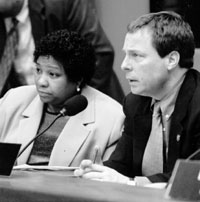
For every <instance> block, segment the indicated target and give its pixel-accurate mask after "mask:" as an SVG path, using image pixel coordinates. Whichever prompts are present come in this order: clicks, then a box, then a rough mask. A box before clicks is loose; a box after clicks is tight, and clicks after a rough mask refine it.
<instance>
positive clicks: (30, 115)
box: [16, 96, 43, 164]
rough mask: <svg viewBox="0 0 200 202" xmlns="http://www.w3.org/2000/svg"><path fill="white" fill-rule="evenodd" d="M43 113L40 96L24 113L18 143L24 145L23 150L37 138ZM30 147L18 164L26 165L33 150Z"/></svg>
mask: <svg viewBox="0 0 200 202" xmlns="http://www.w3.org/2000/svg"><path fill="white" fill-rule="evenodd" d="M42 112H43V103H42V102H41V101H40V99H39V96H37V97H36V98H35V99H34V100H33V102H32V103H31V104H30V105H29V106H28V108H27V109H26V110H25V111H24V113H23V115H22V116H23V118H22V119H21V120H20V123H19V128H18V130H17V135H16V136H17V137H18V143H22V147H21V150H22V149H23V148H24V146H25V145H27V144H28V142H29V141H30V140H31V139H32V138H34V137H35V135H36V134H37V130H38V127H39V124H40V120H41V117H42ZM32 146H33V144H32V145H30V146H29V147H28V148H27V149H26V150H25V151H24V152H23V153H22V155H21V156H20V157H19V158H18V160H17V162H18V164H23V163H26V161H27V159H28V157H29V154H30V152H31V149H32Z"/></svg>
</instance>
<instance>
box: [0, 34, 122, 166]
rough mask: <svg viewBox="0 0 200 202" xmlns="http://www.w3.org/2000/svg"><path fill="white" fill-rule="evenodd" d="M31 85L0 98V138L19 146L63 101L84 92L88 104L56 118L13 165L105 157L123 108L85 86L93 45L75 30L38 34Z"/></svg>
mask: <svg viewBox="0 0 200 202" xmlns="http://www.w3.org/2000/svg"><path fill="white" fill-rule="evenodd" d="M34 62H35V63H36V67H35V69H34V72H35V74H34V75H35V85H33V86H23V87H19V88H15V89H11V90H10V91H8V92H7V93H6V94H5V96H4V97H3V98H2V99H1V100H0V116H1V119H0V141H3V142H12V143H21V144H22V147H21V149H23V148H24V147H25V146H26V145H27V144H28V142H29V141H30V140H31V139H32V138H34V137H35V136H36V135H37V134H40V133H41V132H42V131H43V130H44V129H46V128H47V127H48V126H49V124H50V123H52V122H53V120H54V119H55V118H56V116H58V114H59V113H60V110H62V109H63V107H64V106H65V104H66V102H67V101H68V100H69V99H70V98H72V97H74V96H75V95H77V94H81V95H83V96H84V97H85V98H86V99H87V101H88V105H87V107H86V108H85V109H84V110H83V111H81V112H80V113H78V114H76V115H74V116H61V117H60V118H59V119H57V120H56V121H55V123H54V124H53V125H52V126H51V127H50V128H49V129H48V130H47V131H46V132H45V133H44V134H43V135H41V136H40V137H38V138H37V139H36V140H35V141H34V143H32V144H31V145H30V146H28V147H27V149H26V150H24V152H23V153H22V154H21V155H20V156H19V158H18V159H17V164H18V165H19V164H24V163H27V164H32V165H33V164H34V165H56V166H79V164H80V162H81V160H82V159H87V158H89V159H91V158H93V157H94V152H95V148H99V150H100V151H101V154H102V156H101V158H102V160H103V161H104V160H107V159H108V157H109V156H110V154H111V153H112V151H113V150H114V148H115V146H116V143H117V141H118V139H119V137H120V136H121V131H122V128H123V121H124V114H123V112H122V106H121V105H120V104H119V103H118V102H116V101H115V100H113V99H112V98H110V97H109V96H107V95H105V94H103V93H101V92H100V91H98V90H96V89H94V88H92V87H90V86H88V85H87V83H89V81H90V79H91V77H92V76H93V73H94V66H95V55H94V50H93V48H92V46H91V45H90V44H89V43H88V42H87V41H86V40H85V38H83V37H81V36H80V35H79V34H78V33H75V32H71V31H68V30H59V31H56V32H52V33H50V34H48V35H47V36H45V37H43V38H42V39H41V41H40V42H39V43H38V45H37V46H36V50H35V52H34Z"/></svg>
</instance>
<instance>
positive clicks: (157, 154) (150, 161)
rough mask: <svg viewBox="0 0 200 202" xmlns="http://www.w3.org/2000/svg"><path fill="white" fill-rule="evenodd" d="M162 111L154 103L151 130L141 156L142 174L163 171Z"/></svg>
mask: <svg viewBox="0 0 200 202" xmlns="http://www.w3.org/2000/svg"><path fill="white" fill-rule="evenodd" d="M163 135H164V131H163V124H162V113H161V109H160V106H159V104H158V103H155V104H154V111H153V116H152V130H151V134H150V136H149V140H148V142H147V146H146V149H145V152H144V156H143V163H142V172H143V175H146V176H148V175H153V174H156V173H162V172H163V165H164V160H165V158H164V157H165V155H164V156H163V154H165V147H164V146H165V145H164V141H163Z"/></svg>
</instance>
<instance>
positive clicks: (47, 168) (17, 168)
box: [13, 164, 78, 171]
mask: <svg viewBox="0 0 200 202" xmlns="http://www.w3.org/2000/svg"><path fill="white" fill-rule="evenodd" d="M77 168H78V167H67V166H33V165H28V164H22V165H18V166H14V167H13V170H68V171H73V170H75V169H77Z"/></svg>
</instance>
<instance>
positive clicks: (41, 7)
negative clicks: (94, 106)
mask: <svg viewBox="0 0 200 202" xmlns="http://www.w3.org/2000/svg"><path fill="white" fill-rule="evenodd" d="M6 6H7V7H6ZM1 7H2V8H1ZM19 7H20V9H19ZM9 9H10V10H9ZM6 10H7V12H6ZM11 11H12V12H13V11H14V14H13V13H12V12H11ZM16 13H18V14H17V15H16ZM0 15H2V16H1V17H0V18H2V17H3V15H4V16H5V15H6V16H14V15H16V19H17V20H18V29H19V53H17V57H18V58H17V59H16V60H15V61H14V68H12V71H11V72H10V74H9V76H8V75H1V77H4V78H5V76H6V77H7V76H8V79H7V81H6V83H5V85H4V86H3V89H2V92H1V95H3V94H4V93H5V92H6V91H7V90H8V89H9V88H11V87H16V86H20V85H26V84H32V83H33V82H34V81H33V75H32V71H31V70H32V66H33V63H32V52H33V50H34V45H35V43H37V41H38V40H39V39H40V38H41V36H44V35H46V34H47V33H49V32H52V31H54V30H58V29H66V28H67V29H71V30H74V31H77V32H79V33H80V34H82V35H83V36H85V37H86V38H88V39H89V40H90V41H91V43H92V44H93V46H94V48H95V52H96V58H97V61H96V71H95V75H94V77H93V79H92V81H91V85H92V86H93V87H95V88H97V89H99V90H100V91H102V92H104V93H106V94H108V95H110V96H111V97H113V98H114V99H116V100H117V101H119V102H122V99H123V95H124V94H123V91H122V88H121V86H120V84H119V81H118V79H117V77H116V75H115V73H114V71H113V69H112V66H113V58H114V51H113V48H112V46H111V44H110V42H109V41H108V39H107V37H106V35H105V33H104V31H103V29H102V27H101V25H100V23H99V20H98V18H97V14H96V11H95V8H94V6H93V5H92V2H91V1H90V0H17V1H16V0H11V1H7V0H1V2H0ZM0 29H1V26H0ZM24 30H26V31H24ZM0 32H1V35H3V36H2V37H4V39H5V34H6V33H5V31H4V34H3V33H2V32H3V31H1V30H0ZM23 33H25V34H24V35H23V36H21V34H23ZM0 45H1V47H0V50H1V52H2V50H3V48H2V46H3V45H4V42H1V43H0ZM29 58H30V59H29ZM23 66H24V67H23Z"/></svg>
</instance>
